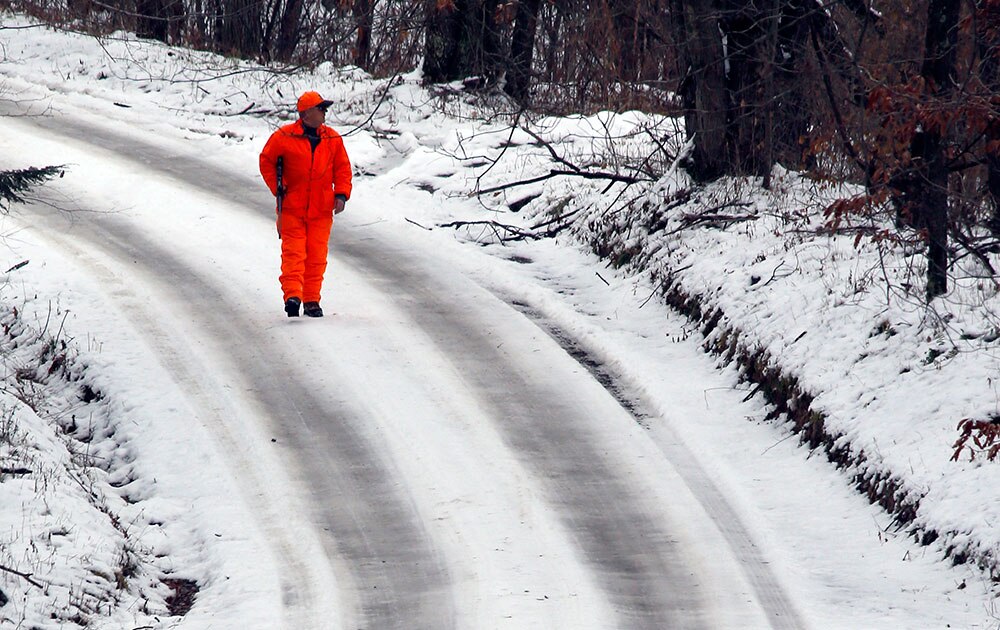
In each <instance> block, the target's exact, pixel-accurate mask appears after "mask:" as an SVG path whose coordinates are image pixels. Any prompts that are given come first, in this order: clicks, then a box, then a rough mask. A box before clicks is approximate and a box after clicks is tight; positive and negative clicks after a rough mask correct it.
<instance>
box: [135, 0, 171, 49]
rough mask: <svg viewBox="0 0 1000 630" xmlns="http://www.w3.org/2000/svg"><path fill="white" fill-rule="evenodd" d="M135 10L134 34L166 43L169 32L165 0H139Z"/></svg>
mask: <svg viewBox="0 0 1000 630" xmlns="http://www.w3.org/2000/svg"><path fill="white" fill-rule="evenodd" d="M135 11H136V13H137V16H136V24H135V34H136V35H138V36H139V37H148V38H150V39H155V40H157V41H161V42H163V43H167V36H168V34H169V30H168V28H167V27H168V26H169V24H170V23H169V21H168V19H167V17H168V16H167V7H166V0H139V2H138V3H137V5H136V8H135Z"/></svg>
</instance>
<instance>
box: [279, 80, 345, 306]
mask: <svg viewBox="0 0 1000 630" xmlns="http://www.w3.org/2000/svg"><path fill="white" fill-rule="evenodd" d="M332 103H333V102H332V101H328V100H325V99H324V98H323V97H322V96H320V95H319V94H318V93H316V92H305V93H304V94H302V96H300V97H299V100H298V104H297V107H298V111H299V119H298V120H297V121H296V122H294V123H291V124H288V125H284V126H283V127H281V128H279V129H278V130H277V131H275V132H274V133H273V134H271V137H270V138H269V139H268V141H267V144H266V145H264V150H263V151H261V153H260V174H261V175H262V176H263V177H264V181H265V182H266V183H267V187H268V188H270V189H271V194H273V195H275V197H279V196H280V198H281V203H280V204H279V205H278V208H280V211H279V212H278V217H277V223H278V236H279V237H280V238H281V276H280V277H279V278H278V280H279V281H280V282H281V291H282V293H283V295H284V300H285V313H286V314H287V315H288V316H289V317H298V316H299V308H300V307H301V308H302V312H303V313H304V314H305V315H307V316H308V317H323V309H322V307H320V304H319V303H320V299H321V297H322V296H321V295H320V291H321V289H322V287H323V274H324V273H325V272H326V257H327V248H328V246H329V241H330V230H331V228H332V227H333V215H334V214H340V213H341V212H343V211H344V207H345V205H346V203H347V200H348V199H350V198H351V162H350V160H349V159H348V157H347V150H346V149H344V141H343V139H341V137H340V134H338V133H337V132H336V131H334V130H333V129H331V128H330V127H327V126H326V125H325V124H323V123H324V122H325V121H326V110H327V108H328V107H330V105H331V104H332ZM279 159H280V163H281V166H282V177H281V181H280V182H279V181H278V165H279Z"/></svg>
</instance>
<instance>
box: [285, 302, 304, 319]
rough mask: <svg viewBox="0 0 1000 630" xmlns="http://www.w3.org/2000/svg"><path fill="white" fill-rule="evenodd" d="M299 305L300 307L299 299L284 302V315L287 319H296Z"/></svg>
mask: <svg viewBox="0 0 1000 630" xmlns="http://www.w3.org/2000/svg"><path fill="white" fill-rule="evenodd" d="M301 305H302V300H301V299H299V298H297V297H290V298H288V299H287V300H285V313H287V314H288V316H289V317H298V316H299V306H301Z"/></svg>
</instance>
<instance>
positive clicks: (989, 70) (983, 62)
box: [976, 0, 1000, 236]
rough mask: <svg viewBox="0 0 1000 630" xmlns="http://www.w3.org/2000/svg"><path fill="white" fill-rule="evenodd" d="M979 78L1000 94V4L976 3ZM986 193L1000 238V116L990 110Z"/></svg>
mask: <svg viewBox="0 0 1000 630" xmlns="http://www.w3.org/2000/svg"><path fill="white" fill-rule="evenodd" d="M976 26H977V31H976V45H977V48H978V49H979V50H978V52H979V78H980V79H981V80H982V82H983V85H984V86H985V87H986V89H987V91H988V92H989V93H990V94H1000V0H978V2H977V3H976ZM986 190H987V192H988V195H989V197H990V200H991V201H992V202H993V213H992V216H991V217H990V218H989V220H988V221H987V227H989V229H990V231H991V232H992V233H993V235H994V236H1000V113H997V111H996V109H991V110H990V116H989V120H988V121H987V124H986Z"/></svg>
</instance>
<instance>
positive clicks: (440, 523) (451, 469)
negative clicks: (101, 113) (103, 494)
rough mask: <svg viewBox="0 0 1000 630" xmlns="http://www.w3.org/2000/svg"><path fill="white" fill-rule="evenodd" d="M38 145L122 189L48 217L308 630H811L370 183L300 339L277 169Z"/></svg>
mask: <svg viewBox="0 0 1000 630" xmlns="http://www.w3.org/2000/svg"><path fill="white" fill-rule="evenodd" d="M40 128H41V126H40V122H39V120H37V119H24V120H20V121H18V122H13V121H5V134H6V135H7V138H8V140H10V139H12V137H11V135H10V134H18V133H19V134H24V141H25V142H29V141H30V142H36V143H37V142H42V143H51V144H52V145H53V146H52V150H53V153H52V154H53V155H60V156H61V161H63V162H68V163H73V170H74V171H77V172H79V171H81V170H86V171H90V170H93V171H94V172H95V180H93V181H95V182H97V181H98V180H97V179H96V177H97V176H96V173H98V172H101V171H103V172H104V173H108V172H114V173H119V174H120V175H121V176H120V177H119V178H111V181H110V182H107V184H106V185H107V186H108V187H109V189H108V190H101V188H102V187H103V186H102V185H101V184H95V186H94V187H93V190H92V191H90V192H91V194H90V195H89V196H87V195H84V196H81V197H79V198H76V199H75V200H74V206H75V211H74V212H71V213H66V212H63V211H61V210H59V209H53V208H46V207H45V206H34V207H33V208H32V212H33V213H37V214H33V215H32V216H31V220H32V222H34V223H35V224H36V225H37V227H38V228H39V232H40V233H41V234H42V235H43V237H44V238H45V239H47V240H50V241H51V242H52V243H53V244H54V245H55V246H56V247H57V248H60V249H62V250H64V251H67V252H71V253H72V255H73V256H74V257H76V258H77V259H78V261H79V264H80V265H83V266H86V267H87V268H88V269H89V270H90V271H91V272H92V273H93V275H94V276H95V277H97V278H100V279H101V281H102V282H103V283H105V285H106V286H107V289H108V292H109V294H110V295H112V296H113V300H114V303H113V306H112V308H114V309H115V310H116V311H118V312H120V313H121V314H123V315H124V316H125V317H127V318H128V319H129V320H131V321H132V322H133V324H134V325H136V326H137V327H138V328H139V329H140V330H141V332H142V335H143V337H144V340H145V342H146V343H148V344H149V345H150V346H151V347H152V348H154V349H155V351H156V353H157V355H158V356H159V357H160V360H161V362H162V364H163V365H164V366H166V367H167V369H168V370H169V372H170V374H171V375H172V378H173V379H175V381H176V383H177V384H178V385H179V388H180V389H181V390H182V391H184V392H186V393H187V395H189V396H190V401H189V402H190V403H191V404H192V406H193V407H194V408H196V409H199V410H200V412H201V413H202V414H203V415H202V417H199V418H198V422H199V423H200V424H202V425H204V426H207V427H210V428H212V430H213V431H214V432H215V434H216V435H217V436H218V439H219V441H220V443H221V444H224V445H225V453H226V461H225V462H218V464H219V465H225V466H227V467H229V468H230V469H231V471H232V472H233V474H234V475H235V476H236V477H237V478H239V479H240V480H241V483H242V485H243V489H244V491H245V495H246V497H247V501H248V502H250V503H251V504H252V505H253V511H254V513H255V514H257V515H258V517H259V519H260V520H261V522H262V528H263V530H264V531H265V532H267V537H266V539H267V541H268V545H269V546H270V549H268V550H262V553H264V552H266V553H268V554H270V555H272V556H273V557H274V558H276V559H277V562H278V566H279V568H280V571H281V576H280V577H281V582H282V586H283V593H284V595H283V597H282V600H281V601H282V606H283V609H284V611H283V614H282V617H283V619H284V620H285V622H286V625H287V627H302V626H303V624H305V625H307V626H309V627H317V628H318V627H329V626H328V624H329V623H330V619H331V617H332V618H336V619H339V620H340V626H341V627H344V628H355V627H366V628H449V627H459V628H482V627H503V626H506V627H516V628H529V627H537V628H552V627H573V628H610V627H620V628H665V627H669V628H717V627H737V626H739V627H766V626H768V625H770V626H772V627H779V628H785V627H789V628H792V627H800V626H801V621H800V620H799V618H798V613H797V612H796V609H795V607H794V606H793V605H792V604H791V603H790V602H789V601H788V598H787V597H786V595H785V593H784V591H783V590H782V588H781V587H780V586H779V582H778V580H777V579H776V578H775V577H774V576H773V575H771V574H770V572H769V570H768V568H767V563H766V562H765V561H764V560H763V559H762V558H759V557H758V556H757V555H756V553H755V551H754V549H753V546H752V543H751V542H750V540H751V537H750V536H749V534H748V533H747V532H745V531H742V530H741V526H740V524H739V523H738V522H736V521H735V514H734V512H733V510H731V509H729V508H728V506H727V505H726V504H725V501H724V500H722V499H721V496H720V495H719V494H718V492H717V491H716V490H715V489H714V488H713V487H712V486H711V484H710V483H707V482H705V481H704V480H701V481H700V482H698V483H697V484H696V485H695V487H692V486H691V484H689V483H688V482H687V481H686V480H685V478H684V477H685V476H687V477H691V476H692V475H696V474H699V473H700V471H698V470H696V469H691V467H692V466H694V467H695V468H696V465H694V464H693V463H692V461H691V460H685V461H682V462H679V463H680V464H681V465H684V466H687V467H688V469H686V470H683V471H681V472H680V473H679V472H678V470H677V465H678V462H672V461H670V459H668V458H667V457H665V454H664V450H663V449H662V448H661V447H658V446H657V445H656V444H655V443H654V442H653V441H652V440H651V439H650V438H649V435H648V433H647V432H646V431H645V430H643V429H642V428H641V427H640V426H639V425H638V424H637V422H636V420H635V418H634V417H633V416H632V415H631V413H630V412H629V411H627V410H625V409H624V408H623V407H622V406H621V405H620V404H619V403H618V402H617V401H616V400H615V398H614V397H613V396H612V395H610V394H609V393H608V392H607V391H606V390H605V389H604V388H603V387H602V386H601V385H600V384H599V383H598V382H597V381H596V380H595V379H594V378H593V376H592V375H591V374H590V372H588V370H587V369H585V368H584V367H582V366H581V365H580V364H579V363H578V362H576V361H575V360H574V359H572V358H571V357H570V356H569V355H567V353H566V352H565V350H564V349H563V348H562V347H560V345H559V344H558V343H556V341H554V340H553V338H552V337H551V336H550V335H549V334H548V333H547V332H545V331H543V330H542V329H541V328H539V327H538V326H537V325H536V324H535V323H533V322H532V321H531V320H529V319H528V318H527V317H526V316H525V315H524V314H522V313H521V312H520V311H519V310H518V309H516V308H514V307H513V306H512V305H510V304H507V303H506V302H504V301H503V300H501V299H500V298H498V297H497V296H496V295H495V294H494V293H493V292H491V291H489V290H488V289H485V288H483V287H481V286H479V285H478V284H476V283H475V282H473V281H471V280H470V279H468V278H467V277H466V276H465V275H463V274H462V272H461V270H460V269H457V268H456V267H455V266H454V265H452V264H448V262H447V261H443V260H440V259H438V257H436V256H435V255H434V252H432V251H419V250H415V249H414V246H413V242H412V241H399V240H396V239H394V238H393V235H392V233H391V232H390V231H388V230H380V229H378V226H371V225H368V226H366V225H364V222H365V206H366V203H370V202H368V201H366V194H365V181H363V180H362V181H359V182H358V184H357V189H356V193H355V200H354V201H353V202H352V203H351V205H350V212H348V213H346V214H345V215H342V216H343V220H338V225H337V226H336V227H335V237H334V246H333V249H332V254H331V255H332V261H331V262H332V264H331V267H330V272H329V279H328V282H327V288H326V295H327V299H326V301H325V304H326V305H327V310H328V312H329V316H328V317H326V318H324V319H322V320H307V319H305V318H302V319H299V320H288V319H285V318H284V317H282V315H283V313H282V312H281V309H280V306H281V305H280V294H279V292H278V289H277V286H276V281H275V279H274V275H275V273H276V262H277V261H276V251H277V247H278V244H277V242H276V239H275V236H274V228H273V224H272V223H271V221H270V218H269V216H268V215H269V212H270V207H271V202H270V199H269V196H268V195H267V193H266V190H265V189H264V188H263V187H262V186H261V185H260V183H259V181H258V180H257V178H256V176H255V175H256V174H255V173H253V172H249V173H233V172H229V171H227V170H225V169H222V168H218V167H216V166H213V164H212V163H211V162H208V161H204V160H202V159H201V158H199V157H198V156H196V155H184V154H177V153H175V152H171V151H169V150H167V149H164V148H162V147H160V146H156V145H153V144H149V143H144V142H141V141H139V140H137V139H135V138H130V137H127V136H122V135H117V134H116V133H113V132H112V131H110V130H108V129H106V128H100V127H97V126H93V125H87V124H84V123H83V122H81V121H66V120H62V121H60V122H59V124H57V125H52V124H51V121H50V122H49V123H46V124H45V127H44V128H45V130H46V131H45V132H44V133H40V131H39V130H40ZM251 166H252V165H251ZM165 175H166V176H168V177H165ZM105 181H107V180H105ZM124 182H128V184H127V186H125V189H124V190H123V189H122V188H123V186H122V184H123V183H124ZM123 194H125V195H126V196H124V197H123V196H122V195H123ZM129 195H130V196H131V197H130V199H131V201H128V199H129ZM112 197H114V198H113V199H112ZM164 201H167V202H168V204H167V207H169V216H164V215H163V209H164V203H163V202H164ZM122 203H128V204H129V206H128V207H127V208H125V207H118V208H117V209H116V208H114V207H113V206H115V205H117V204H122ZM109 206H110V207H109ZM109 209H111V210H115V211H113V212H105V211H106V210H109ZM87 210H97V211H100V212H86V211H87ZM268 439H269V440H271V441H270V444H271V447H272V450H273V453H272V454H270V455H269V456H266V457H261V458H258V457H251V456H249V455H248V453H251V452H252V453H258V454H259V452H260V451H261V450H262V448H263V447H261V445H260V444H254V445H252V447H250V448H248V446H247V443H248V442H252V441H254V440H258V441H259V442H262V443H263V442H266V441H268ZM678 448H680V447H678ZM206 464H209V463H206ZM204 473H205V474H212V473H211V469H210V468H208V467H206V470H205V471H204ZM278 480H281V481H280V483H279V482H278ZM269 495H274V496H273V497H271V496H269ZM277 495H281V496H277ZM271 498H273V499H274V500H273V501H272V500H270V499H271ZM706 500H709V501H710V502H711V503H710V504H708V505H706V504H705V502H706ZM278 506H284V508H283V509H280V510H279V508H278ZM720 519H725V522H719V521H720ZM304 530H305V531H308V535H309V536H312V537H315V539H316V540H318V541H319V543H320V545H321V548H322V550H323V552H324V555H323V556H322V557H316V556H315V555H306V554H305V553H304V550H303V549H302V548H301V547H300V545H298V544H297V542H298V541H297V540H296V536H297V535H301V534H295V533H296V532H302V531H304ZM330 585H335V589H329V586H330Z"/></svg>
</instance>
